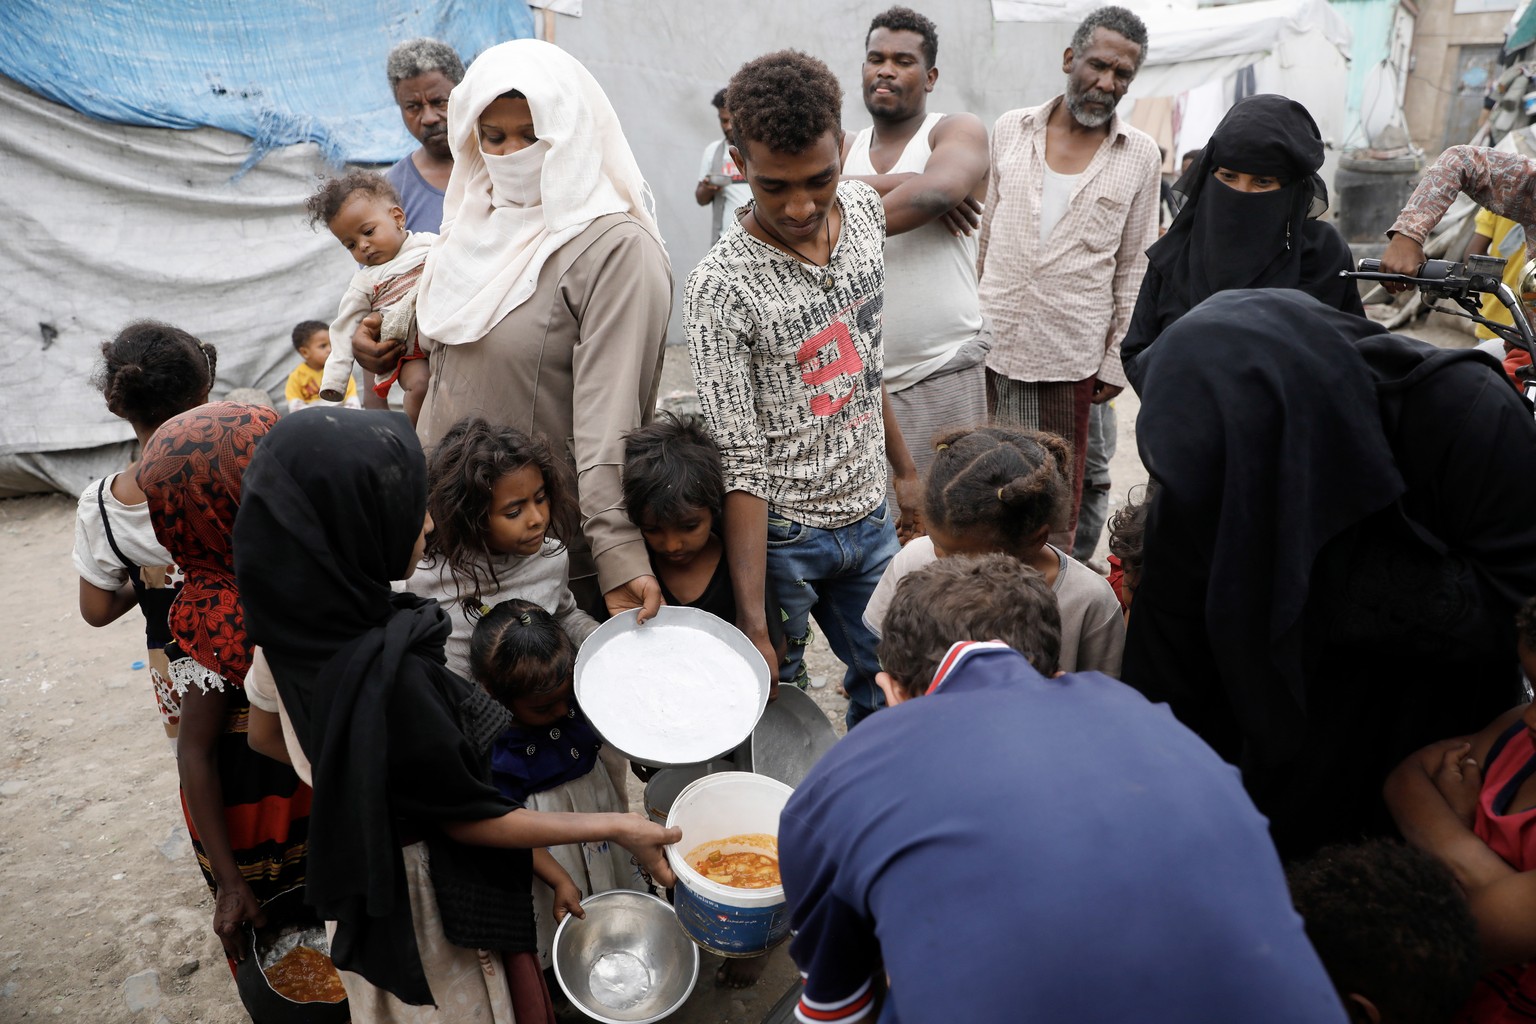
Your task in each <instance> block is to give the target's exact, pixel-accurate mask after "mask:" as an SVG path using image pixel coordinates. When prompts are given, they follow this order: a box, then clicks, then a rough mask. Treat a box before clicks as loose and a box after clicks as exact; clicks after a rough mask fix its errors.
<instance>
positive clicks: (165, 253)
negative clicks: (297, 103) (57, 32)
mask: <svg viewBox="0 0 1536 1024" xmlns="http://www.w3.org/2000/svg"><path fill="white" fill-rule="evenodd" d="M249 153H250V140H249V139H247V138H244V137H243V136H239V135H234V134H231V133H229V132H225V131H220V130H218V129H215V128H199V129H194V130H191V131H176V130H173V129H169V128H132V127H125V126H122V125H111V124H104V123H102V122H100V121H96V120H93V119H91V118H89V117H86V116H84V115H83V114H78V113H76V112H75V111H73V110H71V109H69V108H68V107H64V106H60V105H59V104H56V103H52V102H50V101H48V100H45V99H43V98H42V97H40V96H38V95H36V94H35V93H32V92H30V91H28V90H27V89H24V88H22V87H21V86H19V85H17V84H15V83H14V82H12V81H11V80H10V79H7V78H3V77H0V181H3V182H4V183H5V185H6V187H5V188H3V189H0V223H4V224H6V225H7V228H8V233H9V234H10V236H11V240H12V243H13V244H11V245H8V246H6V247H5V249H4V256H3V257H0V275H3V277H4V280H5V286H6V292H7V294H8V296H10V299H9V301H7V302H5V303H4V304H3V305H0V343H3V344H4V346H5V350H6V352H7V353H8V356H7V360H6V364H7V367H8V370H9V372H8V373H7V374H6V375H5V380H4V381H3V382H0V407H3V414H0V496H4V495H6V494H11V493H18V492H26V491H34V490H39V489H46V488H48V487H57V488H59V489H62V490H66V491H73V490H78V489H79V488H80V487H83V486H84V484H85V483H86V482H87V481H88V480H89V479H91V478H92V476H93V475H99V474H100V473H102V472H106V471H107V470H110V469H112V468H116V467H117V466H120V465H121V464H122V463H123V462H124V461H126V459H125V453H126V447H125V445H124V442H126V441H128V440H130V439H131V438H132V431H130V430H129V429H128V427H127V425H126V424H125V423H123V422H122V421H121V420H117V419H115V418H114V417H113V416H112V415H111V414H110V413H108V412H107V411H106V407H105V405H104V404H103V402H102V398H101V395H100V394H99V393H97V392H96V391H95V390H94V389H93V388H92V387H91V385H90V377H91V373H92V371H93V370H94V368H95V366H96V363H97V361H98V359H99V355H100V345H101V342H102V341H103V340H105V339H106V338H109V337H110V336H111V335H112V333H113V332H114V331H115V330H117V329H118V328H119V327H121V326H122V325H123V324H125V323H127V322H128V321H130V320H135V319H141V318H149V319H155V320H165V321H168V322H170V323H173V324H176V325H177V326H179V327H183V328H185V329H187V330H189V331H191V332H192V333H193V334H195V335H197V336H198V337H200V338H202V339H203V340H205V341H208V342H212V343H213V344H214V345H216V346H217V347H218V350H219V385H218V387H217V389H216V391H215V396H217V395H219V394H222V393H223V392H224V391H225V390H228V389H229V388H232V387H251V386H255V387H265V388H268V389H270V390H272V391H273V392H274V397H280V396H281V387H282V382H283V378H284V377H285V376H286V375H287V372H288V371H289V370H290V369H292V368H293V365H295V364H296V361H297V356H295V355H294V352H293V348H292V346H291V345H290V344H289V341H288V333H289V331H290V330H291V329H292V327H293V325H294V324H296V323H298V322H299V321H300V320H304V319H319V320H330V319H331V317H333V316H334V315H335V313H336V303H337V300H338V299H339V297H340V296H341V293H342V290H343V289H344V288H345V287H346V284H347V281H348V280H349V278H350V275H351V273H352V270H353V264H352V262H351V260H349V259H348V258H347V255H346V252H345V251H344V250H343V249H342V247H341V246H340V245H338V244H337V243H336V241H335V240H334V239H333V238H332V237H331V234H330V232H328V231H325V230H323V229H322V230H321V231H319V232H315V231H311V230H310V229H309V228H308V227H307V226H306V225H305V224H304V220H303V213H302V211H303V204H304V199H305V197H306V196H307V195H308V194H309V193H310V192H312V191H313V190H314V187H315V185H316V184H317V182H318V180H319V177H320V176H321V175H323V174H327V173H334V171H332V170H331V169H329V168H327V167H326V165H325V162H324V161H323V160H322V159H321V157H320V152H319V149H318V148H317V147H316V146H314V145H312V144H304V145H297V146H288V147H285V148H281V149H278V150H274V151H273V152H270V153H268V154H267V155H266V156H265V157H264V158H263V159H262V160H261V161H260V162H259V163H257V164H256V165H255V167H253V168H252V169H251V170H250V171H249V172H248V173H246V174H245V175H243V176H241V177H239V178H235V177H234V176H235V175H236V173H237V172H238V171H239V169H240V167H241V164H242V163H244V162H245V160H246V158H247V156H248V155H249Z"/></svg>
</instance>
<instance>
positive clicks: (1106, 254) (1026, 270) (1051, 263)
mask: <svg viewBox="0 0 1536 1024" xmlns="http://www.w3.org/2000/svg"><path fill="white" fill-rule="evenodd" d="M1061 101H1062V97H1060V96H1058V97H1056V98H1055V99H1053V100H1051V101H1050V102H1049V103H1046V104H1043V105H1041V106H1038V107H1030V108H1027V109H1024V110H1010V111H1009V112H1008V113H1006V114H1004V115H1003V116H1002V117H1000V118H998V119H997V125H996V127H994V128H993V129H992V177H991V182H990V183H989V184H988V186H987V205H986V212H985V213H983V215H982V221H981V243H980V247H979V257H978V259H977V271H978V273H979V275H980V278H981V310H982V312H983V313H985V314H986V315H987V316H988V317H989V318H990V319H991V321H992V330H993V335H994V338H995V340H994V343H993V346H992V351H991V353H990V354H989V355H988V356H987V366H988V367H989V368H990V369H992V370H993V371H994V372H996V373H999V374H1001V375H1003V376H1005V377H1010V378H1012V379H1013V380H1019V381H1030V382H1043V381H1077V380H1085V379H1087V378H1089V377H1094V376H1097V377H1098V378H1099V379H1100V380H1102V381H1104V382H1105V383H1106V384H1117V385H1119V386H1121V387H1124V386H1125V384H1126V379H1125V371H1124V370H1123V369H1122V368H1121V366H1120V339H1121V338H1123V337H1125V332H1126V328H1127V327H1129V326H1130V322H1131V311H1132V310H1133V309H1134V308H1135V306H1136V295H1137V293H1138V292H1139V291H1140V290H1141V279H1142V276H1143V275H1144V274H1145V273H1146V270H1147V257H1146V249H1147V246H1149V245H1151V244H1152V243H1153V242H1154V241H1156V240H1157V213H1158V199H1159V195H1160V190H1159V185H1160V184H1161V177H1160V175H1159V168H1160V165H1161V162H1162V158H1161V156H1160V154H1159V153H1158V151H1157V143H1155V142H1153V141H1152V138H1151V136H1149V135H1147V134H1146V133H1145V132H1142V131H1139V130H1138V129H1136V128H1133V127H1131V126H1130V125H1128V124H1126V123H1125V122H1124V121H1122V120H1121V119H1120V117H1119V116H1118V115H1116V116H1115V117H1114V118H1113V119H1112V120H1111V121H1110V123H1109V136H1108V137H1107V138H1106V139H1105V140H1104V142H1103V144H1102V145H1100V146H1099V150H1098V152H1097V153H1095V154H1094V155H1093V159H1092V160H1091V161H1089V163H1088V167H1087V169H1085V170H1084V171H1083V173H1082V176H1081V177H1080V178H1079V179H1078V182H1077V186H1076V187H1075V188H1074V189H1073V192H1072V200H1071V204H1070V205H1069V206H1068V207H1067V212H1066V214H1065V215H1064V216H1063V217H1062V218H1061V221H1060V222H1059V223H1058V224H1057V225H1056V227H1055V229H1054V230H1053V231H1052V232H1051V235H1050V237H1049V238H1048V239H1047V240H1046V241H1045V242H1043V243H1042V242H1041V241H1040V194H1041V189H1042V188H1043V186H1044V180H1045V166H1046V164H1045V126H1046V121H1047V120H1048V119H1049V118H1050V115H1051V111H1052V110H1054V109H1055V107H1056V105H1057V104H1058V103H1060V102H1061Z"/></svg>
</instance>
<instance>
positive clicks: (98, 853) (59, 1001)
mask: <svg viewBox="0 0 1536 1024" xmlns="http://www.w3.org/2000/svg"><path fill="white" fill-rule="evenodd" d="M681 355H682V354H681V353H680V352H678V351H677V350H672V352H670V353H669V356H671V358H669V360H668V363H669V366H668V374H667V383H666V384H665V386H664V388H663V395H664V396H670V397H669V400H670V401H671V402H672V403H673V404H676V403H679V402H685V401H686V395H687V393H688V392H689V391H691V386H690V385H691V382H690V381H688V379H687V369H686V359H685V358H680V357H681ZM1117 407H1118V410H1119V428H1120V445H1119V455H1118V456H1117V459H1116V463H1115V489H1114V493H1115V495H1116V504H1118V502H1119V500H1120V499H1122V498H1123V496H1124V494H1125V491H1126V490H1127V489H1128V488H1129V487H1130V486H1132V485H1133V484H1136V483H1139V482H1141V481H1142V480H1144V479H1145V473H1144V472H1143V471H1142V470H1141V467H1140V465H1139V463H1138V461H1137V459H1136V455H1135V440H1134V422H1135V408H1136V403H1135V399H1134V397H1133V396H1129V395H1128V396H1126V397H1124V398H1121V399H1119V400H1118V401H1117ZM74 507H75V503H74V501H73V499H71V498H67V497H65V496H62V495H50V496H40V497H27V498H16V499H11V500H7V501H0V577H3V578H5V579H9V580H11V581H12V586H10V587H7V588H0V622H3V623H5V628H4V629H3V631H0V1022H11V1021H18V1020H36V1019H60V1020H66V1021H91V1022H115V1021H133V1022H142V1024H191V1022H199V1024H236V1022H240V1021H244V1020H246V1019H247V1018H246V1016H245V1014H244V1012H243V1010H242V1008H241V1006H240V1002H239V999H238V997H237V996H236V994H235V988H234V983H233V981H232V979H231V978H230V976H229V973H228V971H227V969H226V967H225V964H224V959H223V956H222V953H221V951H220V948H219V944H218V942H217V940H216V939H215V938H214V936H213V932H212V930H211V928H210V921H211V917H212V913H213V910H212V902H211V900H210V899H209V897H208V893H207V890H206V888H205V887H204V885H203V880H202V876H201V875H200V873H199V872H198V870H197V864H196V862H195V860H194V859H193V857H192V852H191V847H190V844H189V843H188V840H187V837H186V831H185V827H184V826H183V824H182V816H181V810H180V807H179V806H178V796H177V777H176V764H175V761H174V759H173V758H172V756H171V753H170V748H169V746H168V745H167V743H166V740H165V738H164V735H163V733H162V732H161V730H160V727H159V724H158V720H157V717H156V714H155V709H154V704H153V697H152V696H151V693H150V689H149V680H148V676H147V673H146V672H145V671H144V670H135V669H134V668H132V665H133V663H134V662H136V661H139V660H141V659H142V658H143V656H144V646H143V637H144V633H143V624H142V620H141V619H140V617H139V616H138V615H137V614H136V613H132V614H129V615H127V616H124V617H123V618H122V619H121V620H119V621H118V622H116V623H114V624H113V625H111V626H108V627H106V628H103V629H92V628H91V627H89V626H87V625H86V624H85V623H84V622H83V621H82V620H81V619H80V616H79V612H78V609H77V602H76V593H77V577H76V576H75V573H74V571H73V568H72V566H71V564H70V550H71V548H72V546H73V542H74V540H73V539H74V533H73V530H74ZM1101 550H1102V544H1101ZM810 665H811V672H812V675H813V676H818V677H821V678H824V679H826V680H828V681H829V685H827V686H826V687H824V688H822V689H819V690H814V691H812V693H813V694H814V695H815V696H816V698H817V700H818V701H819V702H820V703H821V704H822V706H823V707H824V708H825V709H826V710H827V711H828V713H829V717H830V718H832V719H833V721H834V722H835V723H837V724H838V725H839V727H841V720H842V712H843V705H844V702H843V700H842V699H841V698H840V697H838V696H837V693H836V687H837V682H838V680H839V678H840V677H841V666H840V665H839V664H838V663H837V661H836V659H835V658H833V657H832V655H831V654H830V653H829V652H828V651H827V650H826V648H825V647H824V646H823V645H821V644H820V642H818V645H817V646H816V647H815V648H813V649H812V653H811V662H810ZM632 804H633V805H634V806H640V801H639V790H638V786H632ZM718 963H719V961H718V960H715V959H714V958H712V957H707V956H706V957H705V958H704V962H703V964H702V965H701V970H700V976H699V983H698V985H697V987H696V989H695V992H694V995H693V997H692V998H691V999H690V1000H689V1002H688V1003H687V1005H686V1006H685V1007H684V1008H683V1009H682V1010H680V1011H679V1012H678V1013H677V1014H675V1015H674V1016H673V1017H672V1018H671V1020H673V1021H674V1022H677V1024H718V1022H730V1024H753V1022H757V1021H760V1020H761V1019H762V1018H763V1016H764V1015H765V1014H766V1013H767V1011H768V1009H769V1008H770V1007H771V1006H772V1005H773V1003H774V1002H775V1001H776V1000H777V999H778V998H779V996H780V995H781V994H782V993H783V992H784V991H785V989H786V988H788V987H789V986H790V985H791V984H793V983H794V982H795V980H796V975H795V972H794V968H793V965H792V964H791V963H790V961H789V958H788V956H787V954H786V953H785V951H784V949H783V947H780V948H779V949H778V950H776V951H775V952H774V953H773V955H772V960H771V962H770V964H769V967H768V969H767V971H766V973H765V976H764V978H763V980H762V981H761V982H760V983H759V984H758V985H757V987H756V988H754V989H748V990H744V991H735V990H731V989H725V988H720V987H717V986H716V985H715V983H714V972H715V968H716V966H717V965H718Z"/></svg>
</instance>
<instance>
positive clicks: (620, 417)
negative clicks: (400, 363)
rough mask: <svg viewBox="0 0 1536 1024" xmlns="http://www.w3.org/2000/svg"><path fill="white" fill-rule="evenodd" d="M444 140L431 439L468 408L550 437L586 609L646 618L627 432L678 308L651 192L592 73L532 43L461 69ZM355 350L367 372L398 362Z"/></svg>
mask: <svg viewBox="0 0 1536 1024" xmlns="http://www.w3.org/2000/svg"><path fill="white" fill-rule="evenodd" d="M448 136H449V142H450V144H451V145H452V147H453V175H452V177H451V178H450V179H449V181H448V191H447V195H446V197H445V198H444V201H443V226H442V232H441V237H440V238H439V240H438V242H437V244H436V245H435V246H434V247H433V249H432V253H431V255H430V256H428V258H427V263H426V268H425V270H424V271H423V273H422V278H421V287H420V292H419V295H418V298H417V306H416V313H417V321H418V326H419V327H420V332H421V336H422V341H423V347H424V348H426V349H427V350H428V351H429V353H430V365H431V370H432V381H431V384H430V385H429V387H428V391H427V397H426V402H425V404H424V406H423V407H422V410H421V417H420V419H419V421H418V433H419V434H420V437H421V440H422V443H423V444H424V445H425V446H427V447H431V445H433V444H434V443H435V442H436V441H437V440H438V438H440V437H442V435H443V434H444V433H445V432H447V430H448V428H449V427H450V426H452V425H453V424H454V423H456V422H457V421H458V420H460V419H462V418H463V417H465V416H470V415H476V416H484V417H486V418H487V419H489V420H491V421H492V422H494V423H500V424H506V425H509V426H514V427H517V428H519V429H521V430H524V431H526V432H529V433H535V432H537V433H542V434H544V435H545V436H547V437H548V438H549V441H550V443H551V446H552V447H553V448H554V450H555V451H556V452H558V453H560V454H561V455H562V456H563V457H564V458H565V459H566V460H567V461H568V463H569V464H570V467H571V470H572V472H573V473H574V474H575V479H576V480H577V482H578V492H579V498H580V502H581V513H582V521H583V523H584V527H583V534H584V537H578V538H572V539H568V540H567V543H568V544H569V546H570V556H571V588H572V590H573V591H574V592H575V594H576V596H577V599H578V600H579V601H581V603H582V604H583V605H584V606H585V607H586V608H587V610H588V611H590V612H594V613H601V612H602V611H603V610H604V607H603V606H604V605H605V604H606V611H608V612H618V611H621V610H623V609H625V608H631V607H635V606H637V605H642V604H644V605H648V606H649V607H650V608H652V609H654V608H655V607H656V606H657V605H659V603H660V600H661V591H660V588H659V586H658V585H657V583H656V579H655V577H654V576H652V575H651V569H650V561H649V559H648V557H647V555H646V549H645V543H644V541H643V540H642V539H641V537H640V533H639V531H638V530H636V529H635V527H634V526H632V525H631V524H630V523H629V521H628V520H627V519H626V518H625V516H624V512H623V501H622V498H621V494H620V487H619V474H620V470H621V468H622V466H623V462H624V442H623V439H622V438H623V435H624V433H625V432H627V431H630V430H633V429H635V428H636V427H639V426H641V425H642V424H644V423H646V422H647V421H649V420H650V418H651V415H652V410H653V409H654V408H655V404H656V392H657V388H658V385H659V381H660V372H661V359H662V350H663V345H664V343H665V336H666V327H667V317H668V316H669V315H670V313H671V307H672V276H671V267H670V264H669V263H668V260H667V254H666V250H665V249H664V248H663V245H662V241H661V236H660V233H659V232H658V231H657V229H656V220H655V216H654V214H653V213H652V211H651V205H652V202H651V195H650V189H649V187H648V186H647V185H646V183H645V179H644V178H643V177H641V174H640V168H639V166H638V165H637V164H636V163H635V158H634V154H633V153H631V151H630V148H629V143H628V142H627V141H626V140H625V138H624V132H623V130H622V129H621V128H620V126H619V121H618V117H617V115H615V113H614V111H613V106H612V104H610V103H609V102H608V97H607V96H606V95H604V93H603V90H602V88H601V87H600V86H599V85H598V84H597V81H596V80H595V79H594V78H593V77H592V75H591V73H590V72H588V71H587V69H586V68H584V67H582V65H581V63H580V62H579V61H577V60H576V59H575V58H574V57H572V56H571V55H570V54H568V53H566V52H565V51H563V50H561V49H559V48H558V47H556V46H553V45H551V44H549V43H545V42H541V41H538V40H533V39H520V40H516V41H514V42H509V43H502V44H501V45H499V46H494V47H492V48H491V49H489V50H486V51H485V52H484V53H482V54H481V55H480V56H479V57H478V58H477V59H476V60H475V61H474V63H473V64H471V65H470V66H469V70H468V71H467V72H466V74H465V76H464V80H463V81H462V82H460V83H459V84H458V86H456V87H455V88H454V90H453V94H452V95H451V97H450V98H449V101H448ZM366 330H367V327H366V326H365V328H364V331H366ZM357 341H358V343H359V344H358V359H359V362H361V363H362V364H363V365H364V366H365V367H368V368H370V369H372V368H374V367H376V366H383V367H387V366H390V365H393V363H394V361H395V359H396V358H397V357H398V355H399V350H398V349H397V348H395V347H393V346H381V345H379V344H378V343H377V341H376V340H374V338H373V337H371V336H368V335H367V334H365V333H362V332H360V336H359V338H358V339H357ZM376 372H377V371H376Z"/></svg>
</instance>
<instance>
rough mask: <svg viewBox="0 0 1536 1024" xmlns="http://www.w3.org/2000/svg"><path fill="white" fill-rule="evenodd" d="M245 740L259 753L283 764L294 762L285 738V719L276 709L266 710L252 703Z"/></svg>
mask: <svg viewBox="0 0 1536 1024" xmlns="http://www.w3.org/2000/svg"><path fill="white" fill-rule="evenodd" d="M245 741H246V743H247V744H249V745H250V748H251V749H252V750H254V751H256V753H258V754H265V755H266V756H267V757H270V758H271V759H272V760H274V761H280V762H282V763H283V764H293V758H291V757H289V756H288V744H287V743H286V742H285V741H284V740H283V720H282V719H281V718H280V717H278V715H277V713H276V712H275V711H264V710H262V709H261V708H259V707H257V706H256V705H254V704H252V705H251V714H250V717H249V718H248V719H247V726H246V734H245Z"/></svg>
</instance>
